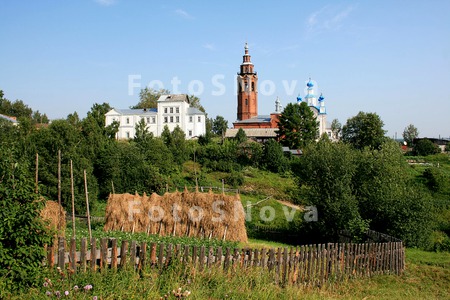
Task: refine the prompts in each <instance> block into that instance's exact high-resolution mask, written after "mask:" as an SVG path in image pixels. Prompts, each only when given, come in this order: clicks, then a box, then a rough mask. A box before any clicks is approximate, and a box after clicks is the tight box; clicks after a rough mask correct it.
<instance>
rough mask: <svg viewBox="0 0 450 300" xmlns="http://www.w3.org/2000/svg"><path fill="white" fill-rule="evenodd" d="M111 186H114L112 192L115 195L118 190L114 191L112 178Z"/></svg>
mask: <svg viewBox="0 0 450 300" xmlns="http://www.w3.org/2000/svg"><path fill="white" fill-rule="evenodd" d="M111 188H112V193H113V195H114V194H115V193H116V192H115V191H114V181H112V180H111Z"/></svg>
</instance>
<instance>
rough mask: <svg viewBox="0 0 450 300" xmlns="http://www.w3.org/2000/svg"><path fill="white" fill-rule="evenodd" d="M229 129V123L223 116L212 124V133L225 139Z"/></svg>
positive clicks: (218, 117)
mask: <svg viewBox="0 0 450 300" xmlns="http://www.w3.org/2000/svg"><path fill="white" fill-rule="evenodd" d="M227 128H228V121H227V120H225V118H224V117H222V116H217V117H216V118H215V119H214V120H213V122H212V132H213V133H214V134H215V135H218V136H221V137H223V136H224V135H225V131H226V130H227Z"/></svg>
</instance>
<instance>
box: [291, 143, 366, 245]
mask: <svg viewBox="0 0 450 300" xmlns="http://www.w3.org/2000/svg"><path fill="white" fill-rule="evenodd" d="M303 152H304V154H303V156H302V157H301V158H300V159H299V160H296V161H295V162H294V163H293V165H292V170H293V173H294V174H295V175H296V176H297V178H298V181H299V183H300V188H301V191H302V196H303V199H305V202H306V204H308V205H314V207H316V208H317V211H318V219H317V221H314V222H309V223H306V224H305V229H306V231H309V230H311V231H312V232H310V234H311V235H313V236H314V235H316V236H321V237H322V238H323V239H324V240H327V238H328V240H329V239H331V238H336V237H337V235H338V233H339V231H340V230H343V229H350V225H351V224H353V223H354V222H356V221H359V220H361V217H360V215H359V211H358V201H357V200H358V199H357V197H355V195H354V194H353V193H352V186H353V175H354V174H355V172H356V163H355V160H356V155H357V153H355V152H356V151H354V150H353V149H351V147H350V146H349V145H345V144H343V143H332V142H330V141H329V140H327V139H320V140H319V142H318V143H311V144H310V145H309V146H308V147H306V148H305V149H304V151H303Z"/></svg>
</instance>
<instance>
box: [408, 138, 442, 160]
mask: <svg viewBox="0 0 450 300" xmlns="http://www.w3.org/2000/svg"><path fill="white" fill-rule="evenodd" d="M413 152H414V154H415V155H419V156H427V155H432V154H438V153H441V149H440V148H439V146H438V145H436V144H434V143H433V142H432V141H430V140H428V139H421V140H419V141H418V142H417V143H416V144H415V145H414V149H413Z"/></svg>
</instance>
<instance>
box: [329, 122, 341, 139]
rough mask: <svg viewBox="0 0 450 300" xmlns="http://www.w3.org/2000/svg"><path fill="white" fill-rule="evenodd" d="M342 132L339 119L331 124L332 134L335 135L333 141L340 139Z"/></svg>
mask: <svg viewBox="0 0 450 300" xmlns="http://www.w3.org/2000/svg"><path fill="white" fill-rule="evenodd" d="M341 131H342V124H341V122H339V120H338V119H334V120H333V121H332V122H331V132H332V133H333V139H335V140H337V139H339V137H340V135H341Z"/></svg>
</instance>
